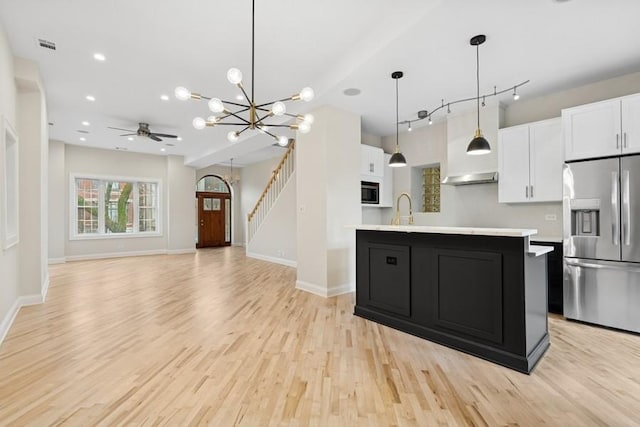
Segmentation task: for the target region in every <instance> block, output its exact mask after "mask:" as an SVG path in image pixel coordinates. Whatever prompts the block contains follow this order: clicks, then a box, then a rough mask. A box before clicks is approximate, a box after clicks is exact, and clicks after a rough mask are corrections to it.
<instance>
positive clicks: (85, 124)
mask: <svg viewBox="0 0 640 427" xmlns="http://www.w3.org/2000/svg"><path fill="white" fill-rule="evenodd" d="M89 125H91V123H89V122H87V121H84V122H82V126H89Z"/></svg>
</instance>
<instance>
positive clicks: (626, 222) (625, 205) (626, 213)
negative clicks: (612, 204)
mask: <svg viewBox="0 0 640 427" xmlns="http://www.w3.org/2000/svg"><path fill="white" fill-rule="evenodd" d="M629 196H630V195H629V171H628V170H623V171H622V239H623V243H624V244H625V245H627V246H629V245H631V209H630V207H629Z"/></svg>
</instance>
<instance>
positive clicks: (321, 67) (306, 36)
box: [0, 0, 640, 167]
mask: <svg viewBox="0 0 640 427" xmlns="http://www.w3.org/2000/svg"><path fill="white" fill-rule="evenodd" d="M256 3H257V4H256V76H255V77H256V79H255V93H256V101H258V102H263V101H265V102H266V101H272V100H275V99H279V98H284V97H287V96H290V95H292V94H294V93H296V92H298V91H299V90H300V89H301V88H302V87H304V86H311V87H313V88H314V89H315V91H316V100H314V101H313V102H312V103H309V104H307V103H303V102H296V103H290V104H288V107H289V111H290V112H295V113H304V112H306V111H309V110H310V109H313V107H314V106H318V105H322V104H332V105H335V106H338V107H340V108H344V109H348V110H351V111H354V112H356V113H359V114H360V115H361V116H362V123H363V130H364V131H365V132H367V133H371V134H374V135H380V136H383V135H388V134H392V133H394V132H395V84H394V82H393V80H392V79H391V77H390V74H391V72H392V71H395V70H402V71H404V72H405V77H404V78H403V79H402V80H400V82H399V84H400V119H401V120H404V119H410V118H415V117H416V112H417V111H418V110H422V109H427V110H431V109H433V108H434V107H436V106H438V105H439V104H440V102H441V99H442V98H444V99H445V100H452V99H457V98H462V97H468V96H473V94H474V93H475V48H473V47H471V46H469V38H470V37H472V36H473V35H476V34H486V35H487V42H486V43H485V44H484V45H482V46H481V47H480V63H481V70H480V71H481V72H480V79H481V91H483V92H489V91H492V90H493V86H494V85H497V86H498V89H500V88H505V87H509V86H512V85H514V84H516V83H519V82H521V81H524V80H527V79H530V80H531V83H529V84H527V85H526V86H524V87H523V88H522V89H521V90H520V91H519V92H520V93H521V95H522V97H523V98H524V97H531V96H536V95H541V94H545V93H549V92H552V91H557V90H560V89H564V88H569V87H575V86H578V85H581V84H584V83H588V82H592V81H596V80H601V79H604V78H609V77H613V76H617V75H622V74H626V73H628V72H633V71H638V70H640V55H638V52H640V26H638V25H637V22H636V21H637V17H638V16H640V2H639V1H637V0H609V1H606V2H605V1H602V0H573V1H568V2H567V1H564V2H559V1H554V0H535V1H532V0H483V1H477V0H446V1H445V0H402V1H395V2H390V1H388V0H367V1H365V0H351V1H344V0H342V1H339V0H323V1H310V0H272V1H270V2H266V1H265V0H256ZM0 22H1V23H2V25H3V27H4V28H5V30H6V32H7V34H8V36H9V40H10V43H11V46H12V49H13V51H14V52H15V54H16V55H17V56H21V57H24V58H27V59H31V60H34V61H36V62H37V63H38V64H39V66H40V69H41V73H42V76H43V80H44V83H45V87H46V90H47V97H48V104H49V105H48V106H49V111H50V116H49V119H50V121H51V122H53V123H54V125H53V126H51V127H50V137H51V138H53V139H58V140H62V141H65V142H67V143H71V144H80V145H86V146H95V147H103V148H111V149H113V148H115V147H116V146H120V147H127V148H128V149H129V151H138V152H147V153H154V154H179V155H184V156H185V158H186V162H187V163H188V164H190V165H193V166H196V167H204V166H207V165H210V164H216V163H222V162H226V161H228V159H229V158H231V157H233V158H234V165H235V164H238V165H239V166H240V165H242V164H248V163H251V162H254V161H258V160H260V159H263V158H268V157H270V156H277V155H280V154H279V153H281V150H280V149H276V148H274V147H272V144H273V142H274V141H273V139H271V138H269V137H267V136H264V135H259V134H258V135H257V136H255V137H251V138H248V139H245V140H242V141H240V142H238V143H235V144H232V143H229V142H228V141H227V139H226V133H227V132H228V131H229V130H230V129H229V128H228V127H220V128H213V129H211V128H207V129H204V130H202V131H197V130H195V129H194V128H193V127H192V125H191V121H192V119H193V118H194V117H195V116H204V117H206V116H207V115H208V108H207V105H206V103H205V102H196V101H189V102H180V101H177V100H176V99H175V98H174V97H173V89H174V88H175V87H176V86H179V85H182V86H186V87H188V88H189V89H191V90H193V91H194V92H200V93H203V94H205V95H208V96H216V97H219V98H222V99H230V100H233V99H234V97H235V95H236V94H237V89H235V88H234V87H233V86H231V85H230V84H229V83H228V82H227V80H226V77H225V76H226V71H227V69H228V68H230V67H237V68H240V69H241V70H242V71H243V72H244V75H245V86H247V87H250V69H251V37H250V25H251V1H250V0H236V1H230V0H229V1H225V2H223V1H214V0H209V1H206V2H205V1H203V0H182V1H180V2H177V1H166V0H165V1H158V0H155V1H154V0H135V1H130V0H110V1H104V0H102V1H97V0H65V1H45V0H0ZM37 38H45V39H48V40H51V41H54V42H55V43H56V45H57V50H56V51H55V52H52V51H47V50H45V49H42V48H40V47H38V46H37V43H36V39H37ZM95 52H101V53H103V54H105V55H106V57H107V60H106V61H105V62H103V63H100V62H97V61H95V60H94V59H93V54H94V53H95ZM351 87H355V88H358V89H360V90H361V91H362V93H361V94H360V95H359V96H356V97H347V96H345V95H344V94H343V93H342V92H343V90H344V89H346V88H351ZM88 94H91V95H94V96H95V97H96V101H95V102H89V101H87V100H85V96H86V95H88ZM162 94H167V95H169V96H170V100H169V101H162V100H160V95H162ZM501 100H502V101H504V102H506V103H508V102H510V97H509V96H508V95H506V96H505V97H503V98H502V99H501ZM511 102H513V101H511ZM470 107H472V105H471V106H469V105H467V106H463V105H461V106H460V107H456V108H470ZM82 121H88V122H90V123H91V125H90V126H83V125H82V124H81V122H82ZM138 122H148V123H150V127H151V129H152V131H155V132H161V133H176V134H179V135H180V136H181V137H182V138H183V140H182V141H175V140H165V141H164V142H163V143H156V142H153V141H151V140H148V139H145V138H141V139H140V140H135V141H128V140H127V139H126V138H121V137H119V136H118V135H119V134H120V132H119V131H115V130H110V129H107V126H115V127H122V128H128V129H136V128H137V123H138ZM79 129H82V130H88V131H89V132H90V133H89V134H87V135H84V136H85V137H86V139H87V140H86V141H84V142H83V141H80V140H79V138H80V137H81V136H83V135H82V134H80V133H78V132H77V130H79ZM312 132H313V130H312ZM247 133H248V132H247ZM288 136H293V135H291V134H290V135H288ZM165 142H168V143H174V144H175V146H174V147H165V146H164V143H165ZM161 147H164V148H165V149H166V151H165V152H164V153H160V151H159V150H160V148H161Z"/></svg>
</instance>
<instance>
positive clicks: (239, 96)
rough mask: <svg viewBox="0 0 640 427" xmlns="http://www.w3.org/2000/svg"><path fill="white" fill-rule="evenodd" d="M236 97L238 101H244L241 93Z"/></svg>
mask: <svg viewBox="0 0 640 427" xmlns="http://www.w3.org/2000/svg"><path fill="white" fill-rule="evenodd" d="M236 99H237V100H238V101H244V96H242V95H236Z"/></svg>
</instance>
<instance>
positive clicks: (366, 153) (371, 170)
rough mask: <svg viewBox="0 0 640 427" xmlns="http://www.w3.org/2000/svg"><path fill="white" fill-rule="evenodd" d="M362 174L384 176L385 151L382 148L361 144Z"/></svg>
mask: <svg viewBox="0 0 640 427" xmlns="http://www.w3.org/2000/svg"><path fill="white" fill-rule="evenodd" d="M360 156H361V157H360V174H361V175H363V176H378V177H383V176H384V152H383V151H382V148H377V147H372V146H370V145H366V144H360Z"/></svg>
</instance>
